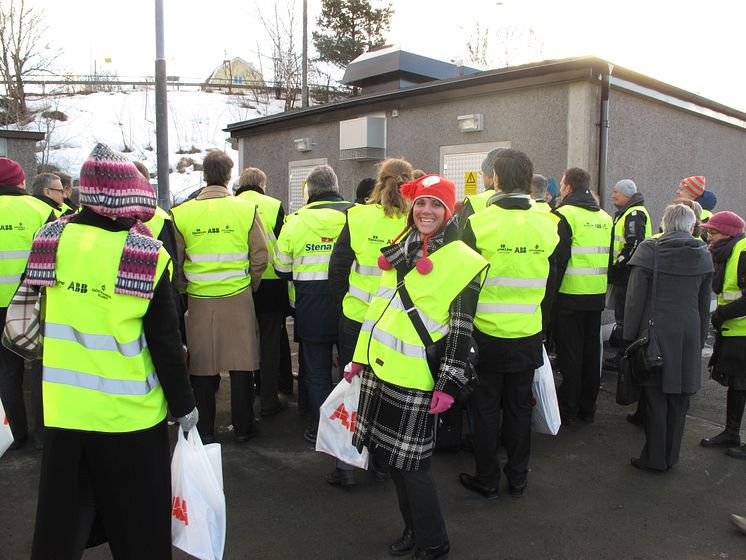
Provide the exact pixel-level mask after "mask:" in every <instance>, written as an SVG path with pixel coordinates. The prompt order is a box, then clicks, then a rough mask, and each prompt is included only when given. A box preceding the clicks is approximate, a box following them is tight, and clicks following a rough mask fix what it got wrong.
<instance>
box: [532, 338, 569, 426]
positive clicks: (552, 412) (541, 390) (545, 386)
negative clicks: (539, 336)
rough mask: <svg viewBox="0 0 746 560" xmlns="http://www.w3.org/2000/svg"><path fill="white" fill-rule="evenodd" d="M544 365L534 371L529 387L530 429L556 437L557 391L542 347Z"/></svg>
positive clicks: (550, 367)
mask: <svg viewBox="0 0 746 560" xmlns="http://www.w3.org/2000/svg"><path fill="white" fill-rule="evenodd" d="M541 350H542V355H543V358H544V363H542V365H541V366H539V367H538V368H536V370H534V381H533V383H532V385H531V393H532V396H531V429H533V431H535V432H536V433H539V434H550V435H553V436H556V435H557V432H559V429H560V426H561V425H562V419H561V417H560V410H559V403H558V402H557V389H556V387H555V386H554V373H553V372H552V364H551V363H550V361H549V356H548V355H547V349H546V348H544V347H542V349H541Z"/></svg>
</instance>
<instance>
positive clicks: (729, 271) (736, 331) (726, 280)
mask: <svg viewBox="0 0 746 560" xmlns="http://www.w3.org/2000/svg"><path fill="white" fill-rule="evenodd" d="M742 253H746V237H744V238H743V239H741V240H740V241H739V242H738V243H736V244H735V245H734V246H733V251H732V252H731V254H730V256H729V257H728V260H727V261H726V263H725V275H724V277H723V291H722V293H719V294H718V305H727V304H729V303H731V302H733V301H736V300H737V299H741V298H742V297H743V292H742V291H741V288H739V287H738V261H739V259H740V258H741V254H742ZM720 334H721V335H723V336H746V317H736V318H735V319H728V320H727V321H724V322H723V324H722V326H721V327H720Z"/></svg>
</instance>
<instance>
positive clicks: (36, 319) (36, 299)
mask: <svg viewBox="0 0 746 560" xmlns="http://www.w3.org/2000/svg"><path fill="white" fill-rule="evenodd" d="M42 300H43V294H42V291H41V290H40V289H39V288H38V287H36V286H29V285H27V284H25V283H22V284H21V285H20V286H18V289H17V290H16V293H15V294H13V299H11V300H10V304H9V305H8V311H7V315H6V317H5V328H4V329H3V335H2V343H3V346H5V347H6V348H7V349H8V350H10V351H11V352H13V353H14V354H18V355H19V356H21V357H22V358H23V359H25V360H28V361H32V360H35V359H36V358H39V357H41V353H42V340H43V336H42V325H43V322H44V321H43V317H42V309H43V301H42Z"/></svg>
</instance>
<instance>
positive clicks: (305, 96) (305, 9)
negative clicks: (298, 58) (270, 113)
mask: <svg viewBox="0 0 746 560" xmlns="http://www.w3.org/2000/svg"><path fill="white" fill-rule="evenodd" d="M302 73H303V87H302V88H301V92H300V97H301V102H300V103H301V105H300V106H301V108H303V109H305V108H306V107H308V0H303V68H302ZM296 83H298V82H296Z"/></svg>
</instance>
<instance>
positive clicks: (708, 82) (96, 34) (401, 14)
mask: <svg viewBox="0 0 746 560" xmlns="http://www.w3.org/2000/svg"><path fill="white" fill-rule="evenodd" d="M277 2H278V4H279V5H280V6H281V10H282V9H285V8H284V6H285V5H286V0H277ZM287 2H292V0H287ZM27 3H31V4H32V5H34V6H38V7H41V8H43V9H44V11H45V13H46V19H47V22H48V24H49V27H50V36H49V38H50V39H51V42H52V43H53V44H54V46H56V47H59V48H61V49H63V50H64V55H63V56H62V57H61V58H60V59H59V62H58V66H60V67H61V68H64V69H66V70H67V71H70V72H75V73H88V72H92V70H93V65H94V60H95V61H97V62H96V64H97V67H98V68H99V70H100V69H101V68H102V67H104V68H109V69H111V70H112V71H115V72H117V73H118V74H119V75H120V76H131V75H132V76H138V75H139V76H142V75H152V74H153V73H154V71H153V68H154V59H155V38H154V34H155V31H154V29H155V7H154V6H155V2H154V1H153V0H131V1H130V2H128V3H122V2H116V3H114V2H90V1H88V0H27ZM373 3H374V5H376V0H373ZM164 4H165V14H166V30H165V37H166V60H167V72H168V74H169V75H179V76H182V77H183V78H198V79H204V78H206V77H207V76H208V75H209V74H210V72H211V71H212V70H213V69H214V68H215V67H216V66H217V65H219V64H220V63H221V62H222V61H223V59H224V58H226V57H227V58H232V57H234V56H241V57H242V58H244V59H246V60H249V61H250V62H253V63H254V64H255V65H257V64H258V62H259V61H258V57H257V55H256V52H257V50H259V49H260V50H262V52H263V53H264V54H265V55H266V54H269V48H268V47H267V43H266V39H264V31H263V28H262V26H261V24H260V23H259V22H258V18H257V15H256V6H260V7H261V9H262V11H264V12H266V13H269V12H270V10H271V9H272V5H273V0H254V2H251V1H245V0H244V1H241V2H239V1H237V0H210V1H205V0H165V2H164ZM308 4H309V41H310V36H311V31H312V30H313V27H314V25H315V19H316V16H317V15H318V13H319V11H320V0H308ZM392 4H393V7H394V9H395V15H394V17H393V19H392V25H391V31H390V33H389V34H388V36H387V39H388V41H389V42H390V43H401V44H402V45H403V46H404V47H405V48H410V49H412V50H416V51H417V52H420V53H422V54H426V55H429V56H432V57H433V58H440V59H444V60H451V59H455V58H459V57H462V58H463V59H464V61H465V62H466V63H467V64H468V61H467V60H466V56H465V55H466V49H465V42H466V40H467V39H468V38H469V37H470V36H472V35H473V30H474V29H475V26H476V23H477V22H479V23H480V26H481V28H482V29H484V28H485V27H487V28H489V29H490V30H491V31H493V32H495V31H497V30H498V29H499V28H500V27H501V26H512V27H516V28H520V29H527V28H531V29H533V31H534V33H535V34H536V35H537V36H538V37H539V39H540V40H541V41H542V42H543V50H542V52H541V56H540V58H543V59H550V58H564V57H570V56H580V55H589V54H593V55H596V56H599V57H601V58H605V59H608V60H609V61H611V62H613V63H615V64H617V65H620V66H624V67H626V68H629V69H631V70H635V71H637V72H640V73H642V74H646V75H648V76H650V77H653V78H657V79H659V80H662V81H664V82H668V83H670V84H673V85H676V86H679V87H682V88H684V89H686V90H689V91H692V92H694V93H698V94H700V95H703V96H705V97H708V98H710V99H713V100H715V101H719V102H721V103H724V104H726V105H730V106H732V107H734V108H737V109H740V110H742V111H746V71H744V69H746V44H745V43H746V39H745V38H744V33H743V25H744V21H746V2H744V1H743V0H708V1H706V2H705V1H702V0H696V1H695V0H625V1H619V0H615V1H613V2H612V1H610V0H502V2H500V1H497V0H458V1H456V2H454V1H453V0H447V1H446V0H398V1H397V0H393V1H392ZM295 8H296V10H295V11H296V13H297V18H298V22H299V27H298V30H299V35H300V15H301V10H302V0H295ZM490 44H491V45H492V46H493V48H496V47H497V44H496V40H495V41H491V42H490ZM257 45H259V47H258V46H257ZM105 58H111V59H112V62H111V63H109V64H105V63H104V59H105ZM494 58H497V57H494ZM264 64H265V66H266V64H267V62H266V61H265V62H264ZM265 73H268V70H267V69H265Z"/></svg>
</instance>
